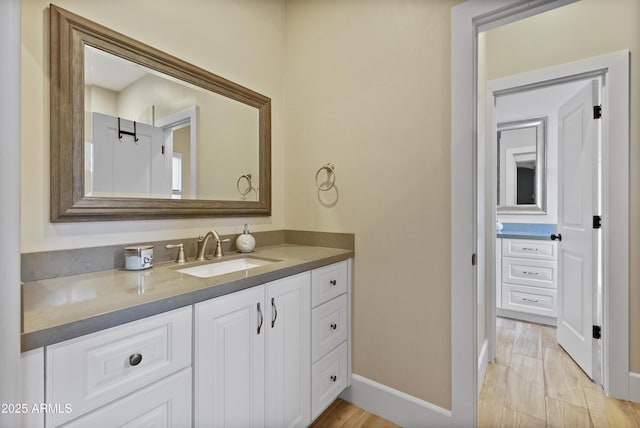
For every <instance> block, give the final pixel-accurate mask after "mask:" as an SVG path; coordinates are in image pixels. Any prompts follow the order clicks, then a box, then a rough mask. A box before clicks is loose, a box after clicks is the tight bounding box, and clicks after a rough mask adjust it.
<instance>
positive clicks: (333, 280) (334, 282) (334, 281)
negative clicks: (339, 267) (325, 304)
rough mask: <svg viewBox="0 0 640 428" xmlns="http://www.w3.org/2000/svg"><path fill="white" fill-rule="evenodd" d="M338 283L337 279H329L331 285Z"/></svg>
mask: <svg viewBox="0 0 640 428" xmlns="http://www.w3.org/2000/svg"><path fill="white" fill-rule="evenodd" d="M337 283H338V281H336V280H335V279H332V280H331V281H329V284H331V285H336V284H337Z"/></svg>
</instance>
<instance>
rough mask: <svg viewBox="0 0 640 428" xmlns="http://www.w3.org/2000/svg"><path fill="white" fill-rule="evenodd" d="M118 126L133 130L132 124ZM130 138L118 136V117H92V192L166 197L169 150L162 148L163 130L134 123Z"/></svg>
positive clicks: (128, 122)
mask: <svg viewBox="0 0 640 428" xmlns="http://www.w3.org/2000/svg"><path fill="white" fill-rule="evenodd" d="M120 122H121V126H122V127H123V129H126V130H127V131H133V125H132V122H131V121H129V120H124V119H122V120H121V121H120ZM136 136H137V138H138V141H135V140H134V138H133V136H130V135H123V136H122V138H119V135H118V118H117V117H113V116H108V115H105V114H100V113H93V115H92V174H91V178H92V180H91V181H92V182H91V191H92V194H95V193H103V192H106V193H110V194H121V193H125V194H127V196H137V197H144V196H165V197H166V196H169V195H171V194H172V189H171V179H172V175H171V168H172V165H171V161H172V156H171V153H172V151H171V150H169V149H171V148H170V147H169V148H167V150H164V149H163V146H164V131H163V129H162V128H158V127H155V126H151V125H146V124H144V123H137V122H136Z"/></svg>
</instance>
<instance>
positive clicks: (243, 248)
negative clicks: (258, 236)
mask: <svg viewBox="0 0 640 428" xmlns="http://www.w3.org/2000/svg"><path fill="white" fill-rule="evenodd" d="M255 247H256V240H255V238H254V237H253V236H251V234H250V233H249V228H248V227H247V225H246V224H245V225H244V232H242V234H241V235H239V236H238V238H237V239H236V248H237V249H238V251H240V252H241V253H250V252H252V251H253V249H254V248H255Z"/></svg>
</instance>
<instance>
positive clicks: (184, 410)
mask: <svg viewBox="0 0 640 428" xmlns="http://www.w3.org/2000/svg"><path fill="white" fill-rule="evenodd" d="M116 426H117V427H122V426H126V427H127V428H148V427H167V428H169V427H174V428H182V427H189V426H191V368H186V369H184V370H182V371H181V372H179V373H176V374H174V375H172V376H170V377H168V378H167V379H163V380H161V381H159V382H156V383H154V384H152V385H150V386H148V387H146V388H143V389H141V390H140V391H136V392H134V393H133V394H130V395H127V396H126V397H125V398H123V399H121V400H118V401H115V402H113V403H111V404H109V405H107V406H105V407H102V408H100V409H98V410H96V411H95V412H93V413H90V414H88V415H86V416H83V417H81V418H80V419H76V420H74V421H72V422H71V423H69V424H68V425H65V428H80V427H87V428H111V427H116Z"/></svg>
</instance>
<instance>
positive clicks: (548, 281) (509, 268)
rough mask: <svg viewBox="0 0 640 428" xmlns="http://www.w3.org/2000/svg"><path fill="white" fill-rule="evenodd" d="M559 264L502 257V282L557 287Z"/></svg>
mask: <svg viewBox="0 0 640 428" xmlns="http://www.w3.org/2000/svg"><path fill="white" fill-rule="evenodd" d="M557 273H558V270H557V264H556V262H551V261H546V260H525V259H511V258H508V257H503V258H502V283H503V284H504V283H509V284H521V285H529V286H533V287H545V288H556V284H557Z"/></svg>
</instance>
